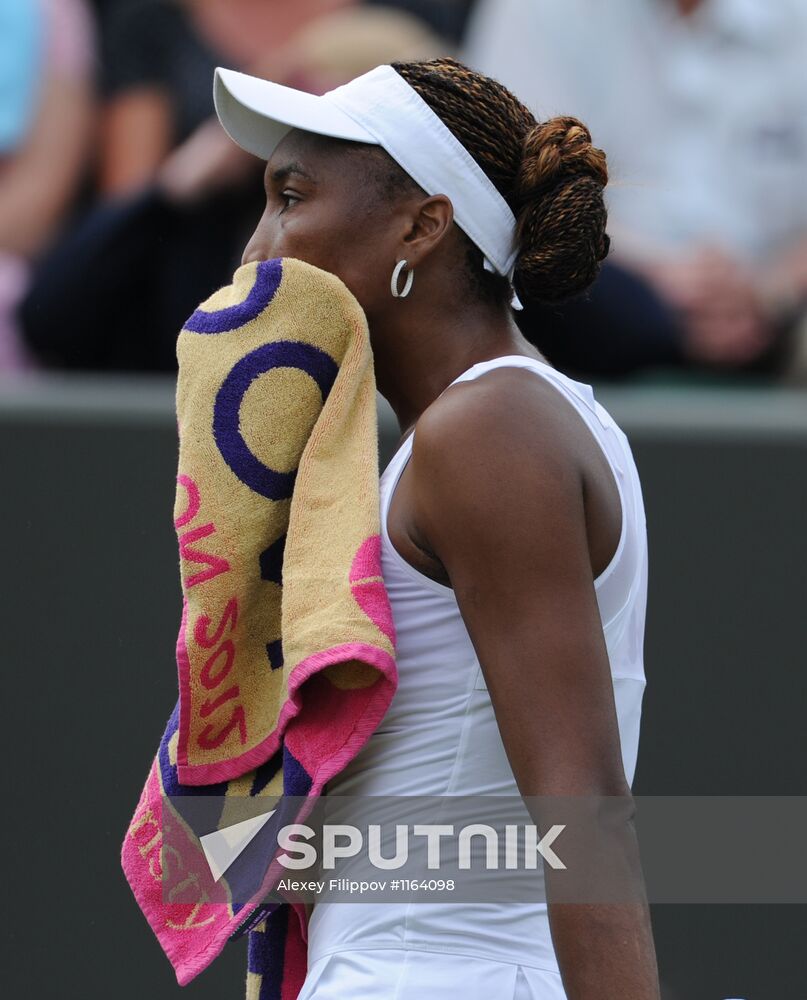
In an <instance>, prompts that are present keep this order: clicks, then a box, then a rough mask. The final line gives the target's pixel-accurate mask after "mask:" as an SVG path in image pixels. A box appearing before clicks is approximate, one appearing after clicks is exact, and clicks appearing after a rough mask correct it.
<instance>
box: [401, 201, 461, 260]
mask: <svg viewBox="0 0 807 1000" xmlns="http://www.w3.org/2000/svg"><path fill="white" fill-rule="evenodd" d="M453 222H454V206H453V205H452V204H451V201H450V199H449V198H447V197H446V195H444V194H435V195H432V196H431V197H429V198H426V199H425V200H424V201H422V202H421V203H420V206H419V208H418V211H417V214H416V215H415V216H414V218H413V220H412V226H411V229H410V230H409V233H408V234H407V235H406V236H405V237H404V246H405V248H406V255H407V256H406V259H407V260H408V261H409V263H410V266H411V267H417V265H418V264H421V263H422V262H423V261H424V260H425V259H426V257H428V256H429V254H430V253H431V252H432V251H433V250H434V249H435V248H436V247H437V246H439V244H440V243H441V242H442V241H443V239H444V238H445V236H446V234H447V233H448V231H449V230H450V229H451V224H452V223H453Z"/></svg>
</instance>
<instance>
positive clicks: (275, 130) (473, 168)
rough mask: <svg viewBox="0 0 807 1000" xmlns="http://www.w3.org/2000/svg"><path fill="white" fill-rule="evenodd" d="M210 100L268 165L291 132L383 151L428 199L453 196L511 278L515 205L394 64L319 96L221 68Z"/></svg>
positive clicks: (488, 260) (488, 262)
mask: <svg viewBox="0 0 807 1000" xmlns="http://www.w3.org/2000/svg"><path fill="white" fill-rule="evenodd" d="M213 99H214V102H215V106H216V114H217V115H218V117H219V121H220V122H221V124H222V126H223V127H224V129H225V131H226V132H227V134H228V135H229V136H230V138H232V139H233V140H234V141H235V142H236V143H238V145H239V146H241V147H242V148H243V149H246V150H248V151H249V152H250V153H254V154H255V155H256V156H259V157H261V158H262V159H264V160H268V159H269V158H270V157H271V155H272V153H273V152H274V150H275V148H276V147H277V145H278V144H279V143H280V141H281V140H282V139H283V138H284V136H286V135H287V133H288V132H290V131H291V129H293V128H296V129H302V130H303V131H306V132H315V133H318V134H319V135H327V136H331V137H332V138H334V139H347V140H350V141H352V142H365V143H371V144H373V145H378V146H381V147H382V148H383V149H385V150H386V151H387V152H388V153H389V155H390V156H391V157H392V158H393V159H394V160H395V161H396V162H397V163H398V164H399V165H400V166H401V167H402V168H403V169H404V170H405V171H406V172H407V173H408V174H409V176H410V177H412V178H413V179H414V180H415V181H416V182H417V183H418V184H419V185H420V186H421V187H422V188H423V190H424V191H426V193H427V194H429V195H436V194H444V195H446V197H448V198H449V199H450V201H451V204H452V206H453V209H454V221H455V222H456V223H457V225H458V226H459V227H460V229H462V230H463V231H464V232H465V233H466V234H467V235H468V236H469V237H470V239H471V240H472V241H473V242H474V243H475V244H476V245H477V246H478V247H479V249H480V250H481V251H482V253H483V255H484V258H485V269H486V270H489V271H496V272H498V273H499V274H502V275H505V276H507V277H508V278H509V279H510V280H512V277H513V268H514V265H515V261H516V257H517V253H518V251H517V248H516V219H515V216H514V215H513V212H512V210H511V209H510V206H509V205H508V204H507V202H506V201H505V200H504V198H503V197H502V196H501V194H499V191H498V190H497V189H496V187H495V185H494V184H493V183H492V181H491V180H490V179H489V178H488V176H487V175H486V174H485V172H484V170H482V168H481V167H480V166H479V164H478V163H477V162H476V160H474V158H473V157H472V156H471V154H470V153H469V152H468V150H467V149H466V148H465V147H464V146H463V145H462V143H461V142H460V141H459V140H458V139H457V138H456V136H455V135H454V134H453V132H451V131H450V129H448V128H447V127H446V125H444V124H443V122H442V121H441V119H440V118H439V117H438V116H437V115H436V114H435V113H434V112H433V111H432V109H431V108H430V107H429V106H428V104H427V103H426V102H425V101H424V100H423V99H422V98H421V96H420V95H419V94H418V93H417V92H416V91H415V90H414V88H412V87H410V86H409V84H408V83H407V82H406V81H405V80H404V78H403V77H402V76H401V75H400V74H399V73H397V72H396V71H395V70H394V69H393V68H392V67H391V66H386V65H385V66H378V67H376V68H375V69H373V70H371V71H370V72H369V73H364V74H363V75H362V76H359V77H356V79H354V80H351V82H350V83H347V84H345V85H344V86H342V87H337V88H336V89H335V90H331V91H328V93H326V94H323V95H322V96H317V95H315V94H308V93H306V92H305V91H301V90H295V89H294V88H292V87H284V86H282V85H281V84H278V83H271V82H269V81H268V80H261V79H259V78H258V77H254V76H247V75H246V74H245V73H238V72H236V71H235V70H231V69H222V68H220V67H219V68H218V69H217V70H216V73H215V80H214V87H213ZM514 305H516V307H517V308H518V307H519V305H520V303H518V302H517V300H515V301H514Z"/></svg>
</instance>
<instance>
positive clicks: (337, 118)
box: [213, 67, 378, 160]
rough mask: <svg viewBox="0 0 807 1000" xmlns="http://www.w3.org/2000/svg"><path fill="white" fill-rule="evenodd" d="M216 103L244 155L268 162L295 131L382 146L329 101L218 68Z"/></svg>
mask: <svg viewBox="0 0 807 1000" xmlns="http://www.w3.org/2000/svg"><path fill="white" fill-rule="evenodd" d="M213 103H214V105H215V108H216V114H217V115H218V119H219V121H220V122H221V125H222V127H223V128H224V131H225V132H226V133H227V134H228V135H229V136H230V138H231V139H232V140H233V142H235V143H237V144H238V145H239V146H240V147H241V148H242V149H245V150H247V152H249V153H253V154H254V155H255V156H259V157H260V158H261V159H263V160H268V159H269V157H270V156H271V155H272V153H273V152H274V151H275V149H276V148H277V146H278V144H279V143H280V141H281V140H282V139H283V138H284V137H285V136H286V135H287V134H288V133H289V132H290V131H291V130H292V129H294V128H298V129H302V130H304V131H306V132H314V133H316V134H317V135H326V136H330V137H331V138H334V139H348V140H350V141H351V142H367V143H372V144H374V145H377V144H378V141H377V140H376V139H375V138H374V137H373V136H372V135H371V134H370V133H369V132H368V131H367V130H366V129H365V128H363V127H362V126H361V125H359V124H358V123H357V122H355V121H354V120H353V119H352V118H351V117H350V116H349V115H347V114H345V112H344V111H341V110H340V109H339V108H337V107H336V105H335V104H332V103H331V102H330V101H328V99H327V98H326V97H319V96H317V95H316V94H308V93H306V92H305V91H303V90H295V89H294V88H293V87H284V86H283V85H282V84H279V83H272V82H270V81H269V80H261V79H260V78H259V77H256V76H248V75H247V74H246V73H238V72H237V71H236V70H232V69H224V68H222V67H217V69H216V72H215V76H214V82H213Z"/></svg>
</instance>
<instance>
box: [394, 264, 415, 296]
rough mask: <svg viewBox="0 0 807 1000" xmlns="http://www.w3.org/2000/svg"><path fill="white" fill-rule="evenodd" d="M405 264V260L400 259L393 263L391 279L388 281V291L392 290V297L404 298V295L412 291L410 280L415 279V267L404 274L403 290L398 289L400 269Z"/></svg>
mask: <svg viewBox="0 0 807 1000" xmlns="http://www.w3.org/2000/svg"><path fill="white" fill-rule="evenodd" d="M406 266H407V261H405V260H400V261H398V263H397V264H396V265H395V270H394V271H393V272H392V281H391V282H390V291H391V292H392V297H393V298H395V299H405V298H406V296H407V295H408V294H409V293H410V292H411V291H412V282H413V281H414V280H415V269H414V268H412V270H411V271H409V273H408V274H407V276H406V283H405V284H404V286H403V290H402V291H399V290H398V281H399V279H400V277H401V271H403V269H404V268H405V267H406Z"/></svg>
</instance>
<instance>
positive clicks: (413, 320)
mask: <svg viewBox="0 0 807 1000" xmlns="http://www.w3.org/2000/svg"><path fill="white" fill-rule="evenodd" d="M402 313H403V311H402ZM371 342H372V346H373V360H374V368H375V376H376V384H377V386H378V390H379V392H380V393H381V395H382V396H384V398H385V399H386V400H387V402H388V403H389V404H390V406H391V407H392V409H393V411H394V412H395V416H396V417H397V419H398V424H399V426H400V428H401V433H402V434H406V432H407V431H408V430H410V429H411V428H412V427H413V426H414V424H415V422H416V421H417V420H418V418H419V417H420V415H421V414H422V413H423V411H424V410H425V409H426V408H427V407H428V406H430V405H431V403H433V402H434V400H435V399H437V397H438V396H439V395H440V393H441V392H442V391H443V390H444V389H445V388H446V386H448V385H449V384H450V383H451V382H453V380H454V379H455V378H457V376H458V375H461V374H462V373H463V372H465V371H467V370H468V369H469V368H471V367H472V366H473V365H475V364H478V363H479V362H481V361H488V360H490V359H491V358H497V357H501V356H503V355H505V354H520V355H524V356H527V357H533V358H537V359H538V360H540V361H546V359H545V358H544V356H543V355H542V354H541V353H540V351H538V349H537V348H535V347H533V345H532V344H530V342H529V341H528V340H526V338H525V337H524V336H523V334H522V333H521V331H520V330H519V329H518V327H517V326H516V324H515V322H514V321H513V320H512V319H511V318H510V316H509V315H508V313H507V312H506V311H505V310H502V309H496V310H493V309H491V310H484V309H482V310H480V309H479V308H478V307H475V308H473V309H467V310H462V311H456V312H453V313H450V314H447V315H443V316H441V317H437V316H432V317H429V318H428V320H427V318H426V317H423V316H421V317H418V316H417V315H416V314H415V312H414V310H413V311H412V313H410V315H403V314H402V315H401V316H400V320H399V319H398V318H397V317H396V318H395V319H394V320H393V321H388V322H387V323H386V324H385V326H384V328H383V330H379V329H376V328H375V327H374V326H372V325H371Z"/></svg>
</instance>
